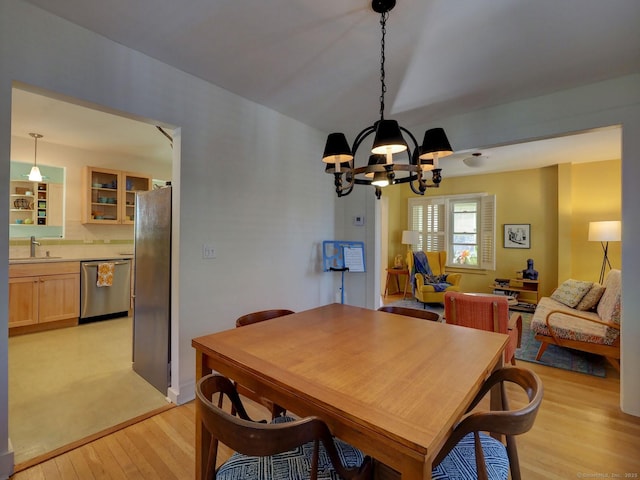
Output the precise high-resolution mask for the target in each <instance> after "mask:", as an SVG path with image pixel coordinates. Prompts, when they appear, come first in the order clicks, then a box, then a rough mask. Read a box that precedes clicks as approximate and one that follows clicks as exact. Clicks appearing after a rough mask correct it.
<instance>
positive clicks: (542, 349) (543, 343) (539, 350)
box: [536, 342, 549, 360]
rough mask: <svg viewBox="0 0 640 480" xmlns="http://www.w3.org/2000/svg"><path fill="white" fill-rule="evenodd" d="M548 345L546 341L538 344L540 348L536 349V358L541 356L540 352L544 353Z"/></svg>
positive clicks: (538, 358)
mask: <svg viewBox="0 0 640 480" xmlns="http://www.w3.org/2000/svg"><path fill="white" fill-rule="evenodd" d="M548 346H549V344H548V343H547V342H542V343H541V344H540V348H539V349H538V354H537V355H536V360H540V357H542V354H543V353H544V351H545V350H546V349H547V347H548Z"/></svg>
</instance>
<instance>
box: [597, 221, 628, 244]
mask: <svg viewBox="0 0 640 480" xmlns="http://www.w3.org/2000/svg"><path fill="white" fill-rule="evenodd" d="M620 240H622V222H620V221H619V220H613V221H607V222H589V241H590V242H619V241H620Z"/></svg>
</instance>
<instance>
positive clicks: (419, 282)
mask: <svg viewBox="0 0 640 480" xmlns="http://www.w3.org/2000/svg"><path fill="white" fill-rule="evenodd" d="M424 253H425V254H426V256H427V261H428V262H429V267H430V268H431V271H432V273H433V275H436V276H441V275H445V274H446V275H447V277H446V280H445V282H446V283H448V284H449V286H447V287H446V288H445V289H444V290H443V291H437V290H438V289H437V287H436V286H434V285H433V284H432V283H429V281H428V279H425V278H424V276H423V275H422V274H421V273H416V272H415V265H414V259H413V252H411V251H410V252H408V253H407V267H408V270H409V275H411V281H412V282H413V294H414V296H415V297H416V299H418V301H420V302H422V303H424V304H427V303H444V294H445V292H459V291H460V281H461V280H462V275H461V274H460V273H447V272H446V271H445V265H446V264H447V252H445V251H439V252H424Z"/></svg>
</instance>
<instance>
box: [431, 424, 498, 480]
mask: <svg viewBox="0 0 640 480" xmlns="http://www.w3.org/2000/svg"><path fill="white" fill-rule="evenodd" d="M480 443H481V444H482V451H483V453H484V459H485V462H486V465H487V473H488V474H489V478H490V479H491V480H493V479H500V480H506V479H507V478H508V477H509V457H508V456H507V449H506V448H505V446H504V445H503V444H502V443H500V442H499V441H498V440H496V439H495V438H493V437H490V436H489V435H486V434H484V433H480ZM431 478H433V479H434V480H445V479H446V480H454V479H455V480H461V479H466V478H478V474H477V472H476V451H475V446H474V442H473V433H469V434H468V435H466V436H464V437H463V438H462V439H461V440H460V441H459V442H458V444H457V445H456V446H455V447H454V448H453V450H451V452H449V455H447V456H446V457H444V459H443V460H442V462H440V464H439V465H438V466H437V467H435V468H434V469H433V470H432V471H431Z"/></svg>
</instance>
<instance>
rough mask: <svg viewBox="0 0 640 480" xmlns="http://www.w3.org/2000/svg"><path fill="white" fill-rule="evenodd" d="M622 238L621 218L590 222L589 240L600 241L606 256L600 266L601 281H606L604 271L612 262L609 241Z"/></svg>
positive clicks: (617, 240) (616, 240)
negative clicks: (610, 260)
mask: <svg viewBox="0 0 640 480" xmlns="http://www.w3.org/2000/svg"><path fill="white" fill-rule="evenodd" d="M620 240H622V222H620V221H619V220H615V221H607V222H589V241H590V242H600V245H602V251H603V252H604V256H603V257H602V267H601V268H600V281H599V283H600V284H602V283H603V282H604V272H605V269H606V268H607V265H609V270H611V262H609V242H619V241H620Z"/></svg>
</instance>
